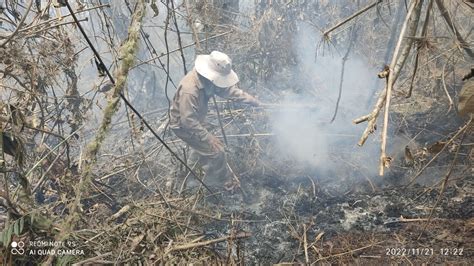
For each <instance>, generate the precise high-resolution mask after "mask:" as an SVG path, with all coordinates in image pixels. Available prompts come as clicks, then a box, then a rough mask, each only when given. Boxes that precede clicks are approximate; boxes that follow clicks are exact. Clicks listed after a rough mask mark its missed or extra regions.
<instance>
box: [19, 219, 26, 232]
mask: <svg viewBox="0 0 474 266" xmlns="http://www.w3.org/2000/svg"><path fill="white" fill-rule="evenodd" d="M24 227H25V217H21V218H20V233H21V232H23V228H24Z"/></svg>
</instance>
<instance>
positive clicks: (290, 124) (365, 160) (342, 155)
mask: <svg viewBox="0 0 474 266" xmlns="http://www.w3.org/2000/svg"><path fill="white" fill-rule="evenodd" d="M297 39H298V42H297V43H298V45H297V47H296V51H295V52H296V54H297V57H298V62H299V63H298V66H296V67H295V69H293V70H292V71H291V72H292V75H293V84H292V85H293V90H292V91H284V92H283V93H284V94H285V96H284V97H283V98H282V99H281V102H282V103H283V104H284V105H303V106H307V105H309V106H315V108H293V107H291V106H290V107H288V108H282V109H280V110H278V111H276V112H273V113H271V117H272V121H273V123H272V124H273V130H274V132H275V133H276V135H277V137H276V139H277V143H278V145H279V148H280V150H281V154H282V155H283V156H285V157H287V158H292V159H293V160H294V161H295V162H296V163H298V164H300V165H301V166H305V167H310V168H312V169H314V170H316V171H317V172H319V173H324V174H329V173H332V174H333V175H342V174H344V173H343V172H341V171H340V170H341V166H342V168H346V169H350V168H352V169H354V165H359V166H360V167H359V168H360V169H359V172H360V173H362V174H363V175H366V176H371V175H374V174H375V172H376V171H377V163H378V154H379V145H378V144H377V143H374V141H373V139H374V136H371V139H372V141H370V139H369V141H367V143H366V144H365V145H364V147H362V148H361V147H358V146H357V142H358V140H359V138H360V136H361V134H362V132H363V130H364V129H365V125H364V124H362V125H354V124H353V123H352V120H353V119H354V118H357V117H359V116H362V115H365V114H367V113H368V112H370V109H369V108H368V106H370V104H371V103H372V102H373V94H374V93H373V92H374V76H375V73H377V70H376V69H374V68H373V67H371V66H370V65H369V64H368V63H367V61H366V60H364V58H361V57H360V56H358V55H357V54H356V52H355V48H353V50H352V51H351V53H350V54H349V57H348V59H347V61H346V63H345V73H344V78H343V88H342V97H341V100H340V103H339V110H338V114H337V117H336V119H335V121H334V122H333V123H330V120H331V118H332V116H333V114H334V110H335V105H336V101H337V97H338V93H339V82H340V78H341V67H342V57H343V55H344V54H345V52H346V49H347V48H346V47H342V48H339V52H337V51H334V49H332V50H331V52H332V53H328V51H325V52H326V53H325V54H322V55H318V56H317V57H315V52H316V44H317V43H318V42H319V41H320V40H321V36H320V35H319V34H318V32H317V31H315V30H313V29H312V28H310V27H308V26H307V25H304V24H301V25H299V32H298V34H297ZM294 88H296V90H295V89H294ZM294 91H297V92H294ZM375 139H378V138H377V137H375ZM352 171H353V170H352ZM360 173H359V175H360Z"/></svg>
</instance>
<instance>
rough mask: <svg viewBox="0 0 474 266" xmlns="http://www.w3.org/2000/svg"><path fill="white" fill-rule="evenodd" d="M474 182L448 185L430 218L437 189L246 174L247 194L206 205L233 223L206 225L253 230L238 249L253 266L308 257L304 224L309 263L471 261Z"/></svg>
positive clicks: (214, 229)
mask: <svg viewBox="0 0 474 266" xmlns="http://www.w3.org/2000/svg"><path fill="white" fill-rule="evenodd" d="M473 181H474V180H473V178H472V177H466V178H464V179H461V180H458V181H456V183H455V185H454V186H451V187H449V188H447V189H446V191H445V192H444V194H443V195H442V197H441V200H440V202H439V204H438V205H437V206H436V208H435V209H434V210H433V214H432V219H430V221H429V222H428V221H427V220H426V218H427V217H429V215H430V212H431V209H432V208H433V206H434V205H435V203H436V201H437V199H438V197H439V188H438V187H434V188H433V189H430V188H429V187H424V186H421V185H419V184H415V185H413V186H410V187H406V188H405V187H395V188H385V189H377V190H376V191H371V190H367V191H365V192H364V191H361V189H354V187H355V186H357V184H356V185H355V186H353V187H352V188H349V189H348V190H347V191H341V190H340V189H339V188H340V187H341V186H340V184H337V182H334V180H318V179H311V178H310V177H301V178H293V179H291V180H282V179H278V178H275V177H270V176H267V177H262V178H260V179H245V178H243V180H242V184H243V185H242V186H243V190H244V191H245V195H246V196H245V197H243V196H242V194H241V193H240V192H236V193H234V194H230V193H229V192H224V194H222V195H221V196H220V197H219V201H217V202H216V201H215V200H213V199H212V198H209V199H208V201H207V202H206V204H205V205H203V206H201V208H202V210H205V209H214V210H215V209H219V210H221V211H222V216H223V217H233V219H232V221H233V222H232V223H231V222H229V221H225V220H223V221H215V222H212V223H208V224H203V226H204V228H205V229H204V230H205V232H204V233H205V234H206V235H209V236H213V237H217V236H222V235H228V234H229V233H230V232H232V231H245V232H250V233H251V234H252V236H251V237H250V238H248V239H246V240H245V241H241V242H240V243H241V245H240V246H239V249H240V250H238V253H240V254H244V255H242V257H243V260H244V261H245V262H246V263H252V264H254V263H284V262H286V263H304V262H305V260H306V256H305V252H304V250H305V248H304V231H305V230H306V243H307V248H306V250H307V257H308V260H309V261H310V262H331V263H336V262H337V263H348V262H351V263H361V264H366V263H372V264H373V263H377V264H379V263H390V262H396V263H421V262H425V263H461V264H469V261H472V260H473V257H474V254H473V247H474V245H473V236H474V235H473V234H474V219H473V209H474V208H473V204H472V201H473V199H472V195H473V194H472V192H473V188H474V187H473V184H474V182H473ZM358 185H360V186H366V183H363V182H360V183H359V184H358ZM217 248H218V249H219V247H217ZM221 248H222V251H223V252H224V251H225V250H226V247H225V245H222V246H221Z"/></svg>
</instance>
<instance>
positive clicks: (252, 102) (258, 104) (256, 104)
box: [250, 97, 262, 107]
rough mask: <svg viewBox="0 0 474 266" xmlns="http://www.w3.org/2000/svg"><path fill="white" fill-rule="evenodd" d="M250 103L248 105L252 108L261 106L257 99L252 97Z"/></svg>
mask: <svg viewBox="0 0 474 266" xmlns="http://www.w3.org/2000/svg"><path fill="white" fill-rule="evenodd" d="M252 98H253V99H252V101H251V102H250V104H251V105H252V106H255V107H259V106H260V105H262V102H260V101H259V100H258V99H257V98H255V97H252Z"/></svg>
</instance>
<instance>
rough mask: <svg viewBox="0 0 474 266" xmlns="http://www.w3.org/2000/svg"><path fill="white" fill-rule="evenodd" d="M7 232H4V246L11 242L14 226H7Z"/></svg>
mask: <svg viewBox="0 0 474 266" xmlns="http://www.w3.org/2000/svg"><path fill="white" fill-rule="evenodd" d="M5 229H6V232H4V235H3V246H4V247H8V245H9V244H10V241H11V240H12V233H13V226H11V225H10V226H8V228H5Z"/></svg>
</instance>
